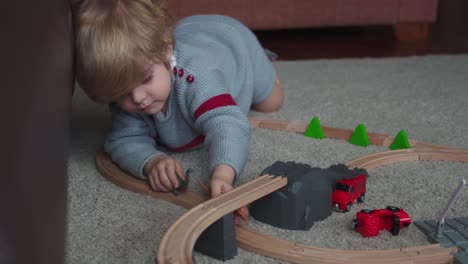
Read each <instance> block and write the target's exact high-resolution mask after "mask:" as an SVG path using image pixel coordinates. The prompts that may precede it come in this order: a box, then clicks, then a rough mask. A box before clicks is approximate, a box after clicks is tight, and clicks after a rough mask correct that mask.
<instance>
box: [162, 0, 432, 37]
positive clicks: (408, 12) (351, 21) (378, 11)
mask: <svg viewBox="0 0 468 264" xmlns="http://www.w3.org/2000/svg"><path fill="white" fill-rule="evenodd" d="M168 2H169V7H170V9H171V11H172V13H173V15H174V16H175V17H176V18H177V19H180V18H183V17H186V16H189V15H193V14H225V15H228V16H232V17H235V18H237V19H239V20H241V21H242V22H244V23H245V24H246V25H247V26H249V27H250V28H251V29H254V30H264V29H288V28H309V27H331V26H360V25H397V27H395V29H396V31H398V30H400V31H401V30H403V32H404V31H405V30H411V29H412V31H415V30H416V32H417V31H424V30H426V31H427V25H428V24H429V23H432V22H434V21H436V17H437V6H438V0H196V1H193V0H169V1H168ZM397 33H398V32H397Z"/></svg>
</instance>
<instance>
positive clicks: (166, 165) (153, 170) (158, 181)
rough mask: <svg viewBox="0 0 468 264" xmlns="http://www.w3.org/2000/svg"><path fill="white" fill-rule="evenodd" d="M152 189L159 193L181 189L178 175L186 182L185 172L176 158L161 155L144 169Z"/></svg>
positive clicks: (149, 162) (150, 161) (151, 160)
mask: <svg viewBox="0 0 468 264" xmlns="http://www.w3.org/2000/svg"><path fill="white" fill-rule="evenodd" d="M144 171H145V173H146V175H147V176H148V180H149V182H150V185H151V188H152V189H153V190H154V191H157V192H170V191H172V190H173V189H177V188H179V181H178V180H177V176H176V173H177V174H179V176H180V177H181V178H182V180H184V181H185V180H186V178H185V174H184V170H183V169H182V166H181V165H180V163H179V162H178V161H177V160H175V159H174V158H171V157H168V156H164V155H159V156H155V157H153V158H152V159H150V160H149V161H148V162H147V163H146V165H145V168H144Z"/></svg>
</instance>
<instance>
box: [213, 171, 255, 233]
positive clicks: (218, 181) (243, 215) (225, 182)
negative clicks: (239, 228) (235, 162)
mask: <svg viewBox="0 0 468 264" xmlns="http://www.w3.org/2000/svg"><path fill="white" fill-rule="evenodd" d="M234 176H235V171H234V169H233V168H232V167H231V166H228V165H224V164H221V165H218V166H216V168H215V169H214V170H213V173H212V176H211V182H210V189H211V198H214V197H217V196H219V195H221V194H223V193H225V192H229V191H231V190H232V189H233V187H232V181H233V180H234ZM248 215H249V210H248V209H247V207H246V206H244V207H241V208H239V209H237V210H236V211H234V223H235V224H236V225H237V224H239V223H240V222H244V223H246V222H247V218H248Z"/></svg>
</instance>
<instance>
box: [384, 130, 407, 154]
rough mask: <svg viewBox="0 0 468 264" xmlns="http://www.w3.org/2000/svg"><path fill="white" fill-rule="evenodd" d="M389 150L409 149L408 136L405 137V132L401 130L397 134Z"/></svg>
mask: <svg viewBox="0 0 468 264" xmlns="http://www.w3.org/2000/svg"><path fill="white" fill-rule="evenodd" d="M389 148H390V149H391V150H396V149H409V148H411V144H410V143H409V141H408V136H407V135H406V131H405V130H403V129H402V130H400V132H398V134H397V135H396V137H395V139H394V140H393V142H392V144H391V145H390V147H389Z"/></svg>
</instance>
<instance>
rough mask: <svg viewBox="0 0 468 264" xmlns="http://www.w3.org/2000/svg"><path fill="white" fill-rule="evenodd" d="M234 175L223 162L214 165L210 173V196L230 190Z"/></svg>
mask: <svg viewBox="0 0 468 264" xmlns="http://www.w3.org/2000/svg"><path fill="white" fill-rule="evenodd" d="M234 176H235V172H234V169H233V168H232V167H231V166H228V165H224V164H221V165H218V166H216V167H215V168H214V170H213V172H212V174H211V182H210V190H211V198H214V197H217V196H219V195H221V194H222V193H224V192H229V191H230V190H232V181H233V180H234Z"/></svg>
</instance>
